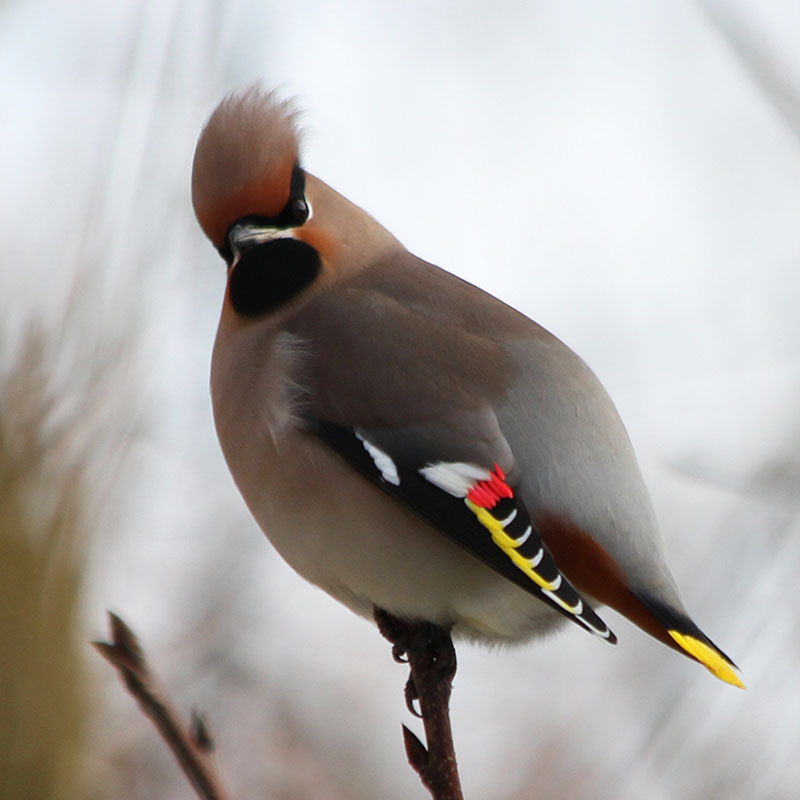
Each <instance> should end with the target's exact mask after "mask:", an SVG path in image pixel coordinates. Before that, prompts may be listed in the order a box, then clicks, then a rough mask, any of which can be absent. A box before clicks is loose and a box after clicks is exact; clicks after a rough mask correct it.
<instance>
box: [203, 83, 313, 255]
mask: <svg viewBox="0 0 800 800" xmlns="http://www.w3.org/2000/svg"><path fill="white" fill-rule="evenodd" d="M296 116H297V115H296V112H295V111H294V109H293V108H292V107H291V104H290V103H288V102H286V101H282V100H279V99H278V98H277V96H276V95H275V93H274V92H266V91H264V90H263V89H262V88H261V87H260V86H259V85H258V84H256V85H255V86H252V87H250V88H249V89H247V90H246V91H244V92H238V93H233V94H230V95H228V96H227V97H226V98H225V99H224V100H223V101H222V102H221V103H220V104H219V105H218V106H217V108H216V110H215V111H214V113H213V114H212V115H211V118H210V119H209V120H208V122H207V123H206V126H205V128H204V129H203V132H202V133H201V134H200V139H199V140H198V142H197V148H196V150H195V154H194V165H193V168H192V202H193V204H194V209H195V213H196V214H197V218H198V220H199V221H200V224H201V225H202V227H203V230H204V231H205V233H206V235H207V236H208V237H209V239H211V241H212V242H213V243H214V244H215V245H216V246H217V247H219V246H220V245H221V244H222V242H223V240H224V238H225V234H226V232H227V230H228V228H229V227H230V226H231V225H232V224H233V223H234V222H235V221H236V220H237V219H240V218H241V217H245V216H248V215H261V216H264V217H273V216H275V215H276V214H278V213H279V212H280V211H281V209H282V208H283V207H284V206H285V205H286V202H287V200H288V198H289V192H290V184H291V177H292V170H293V169H294V167H295V165H296V164H297V161H298V152H299V137H298V130H297V124H296Z"/></svg>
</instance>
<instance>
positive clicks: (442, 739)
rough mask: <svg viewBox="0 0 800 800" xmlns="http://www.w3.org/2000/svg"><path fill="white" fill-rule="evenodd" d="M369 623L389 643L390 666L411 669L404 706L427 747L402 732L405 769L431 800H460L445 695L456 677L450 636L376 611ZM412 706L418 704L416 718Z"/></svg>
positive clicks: (422, 624) (428, 625)
mask: <svg viewBox="0 0 800 800" xmlns="http://www.w3.org/2000/svg"><path fill="white" fill-rule="evenodd" d="M375 621H376V622H377V623H378V630H380V632H381V633H382V634H383V636H384V637H385V638H386V639H388V640H389V641H390V642H391V644H392V655H393V656H394V658H395V660H396V661H400V662H407V663H408V665H409V667H410V669H411V676H410V677H409V679H408V683H407V684H406V705H407V706H408V708H409V710H410V711H411V712H412V713H413V714H414V715H415V716H420V717H422V722H423V724H424V726H425V739H426V741H427V747H426V746H425V745H424V744H423V743H422V742H421V741H420V740H419V739H418V738H417V737H416V736H415V735H414V734H413V733H412V732H411V731H410V730H409V729H408V728H407V727H406V726H405V725H404V726H403V739H404V742H405V747H406V756H407V757H408V763H409V764H410V765H411V766H412V767H413V768H414V770H415V771H416V772H417V774H418V775H419V777H420V780H421V781H422V783H423V785H424V786H425V787H426V788H427V789H428V791H429V792H430V793H431V796H432V797H433V798H434V800H463V797H464V796H463V794H462V793H461V780H460V778H459V775H458V765H457V764H456V753H455V748H454V747H453V732H452V729H451V727H450V693H451V691H452V688H453V687H452V680H453V677H454V676H455V673H456V651H455V649H454V647H453V641H452V639H451V638H450V631H449V630H446V629H445V628H440V627H438V626H436V625H432V624H430V623H429V622H412V621H408V620H401V619H398V618H397V617H394V616H392V615H391V614H389V613H388V612H386V611H383V610H382V609H378V608H376V609H375ZM415 701H418V702H419V707H420V711H419V713H418V712H417V711H416V709H415V708H414V702H415Z"/></svg>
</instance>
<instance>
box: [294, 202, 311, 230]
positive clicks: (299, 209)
mask: <svg viewBox="0 0 800 800" xmlns="http://www.w3.org/2000/svg"><path fill="white" fill-rule="evenodd" d="M292 218H293V219H294V221H295V222H296V223H297V224H298V225H299V224H302V223H303V222H305V221H306V220H307V219H308V203H306V201H305V198H304V197H297V198H295V199H294V200H292Z"/></svg>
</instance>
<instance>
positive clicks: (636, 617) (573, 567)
mask: <svg viewBox="0 0 800 800" xmlns="http://www.w3.org/2000/svg"><path fill="white" fill-rule="evenodd" d="M535 523H536V526H537V527H538V528H539V531H540V532H541V534H542V538H543V539H544V541H545V544H547V546H548V547H549V548H550V552H551V553H552V554H553V556H554V557H555V560H556V563H557V564H558V566H559V567H560V568H561V570H562V571H563V572H564V574H565V575H566V576H567V577H568V578H569V579H570V581H572V583H573V584H574V585H575V587H576V588H577V589H578V590H579V591H580V592H584V593H586V594H588V595H591V596H592V597H594V598H595V599H596V600H599V601H600V602H601V603H604V604H605V605H607V606H610V607H611V608H613V609H614V610H615V611H618V612H619V613H620V614H622V615H623V616H625V617H627V618H628V619H629V620H630V621H631V622H633V623H634V624H635V625H638V626H639V627H640V628H641V629H642V630H643V631H645V632H646V633H649V634H650V635H651V636H652V637H653V638H655V639H658V641H660V642H663V643H664V644H666V645H668V646H669V647H671V648H672V649H673V650H677V651H678V652H679V653H683V650H682V649H681V648H680V647H678V646H677V645H676V644H675V641H674V640H673V639H672V637H671V636H670V635H669V633H668V632H667V629H666V628H665V627H664V625H663V624H662V623H661V622H659V621H658V619H657V618H656V616H655V614H653V612H652V611H650V610H649V609H648V608H647V607H646V606H645V605H644V603H642V601H641V600H640V599H639V598H638V597H637V596H636V595H635V594H634V593H633V592H632V591H631V590H630V589H629V588H628V586H627V584H626V581H625V577H624V573H623V571H622V569H621V568H620V566H619V564H618V563H617V562H616V560H615V559H614V558H613V556H611V554H610V553H609V552H608V551H607V550H606V549H605V548H604V547H603V546H602V545H600V544H598V543H597V542H596V541H595V540H594V539H592V537H591V536H590V535H589V534H588V533H587V532H586V531H585V530H583V529H582V528H580V527H579V526H578V525H575V524H574V523H573V522H571V521H570V520H568V519H564V518H563V517H560V516H559V515H558V514H554V513H552V512H543V513H540V514H539V515H537V517H536V519H535Z"/></svg>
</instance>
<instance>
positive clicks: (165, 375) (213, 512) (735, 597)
mask: <svg viewBox="0 0 800 800" xmlns="http://www.w3.org/2000/svg"><path fill="white" fill-rule="evenodd" d="M798 41H800V8H799V7H798V5H797V3H796V2H793V1H792V0H774V1H770V0H768V1H767V2H763V3H758V4H755V3H748V2H745V0H697V1H695V2H689V1H688V0H687V1H682V0H678V1H677V2H676V0H669V1H667V0H663V1H659V0H656V1H655V2H650V3H638V2H633V1H632V0H609V2H605V3H602V4H590V3H585V2H579V1H578V0H566V1H565V2H559V3H554V2H545V0H525V1H524V2H507V1H505V0H499V2H494V3H484V2H475V1H474V0H473V2H464V1H463V0H462V2H433V0H430V1H429V2H422V1H421V0H406V2H403V3H374V2H366V0H364V1H356V0H343V1H342V2H338V3H332V2H329V3H324V2H314V1H313V0H309V1H308V2H306V3H302V4H293V3H286V2H273V0H262V1H261V2H247V1H246V0H242V1H241V2H235V1H233V0H232V1H231V2H223V1H222V0H216V2H210V1H209V2H188V0H147V1H146V2H142V0H135V1H134V0H118V1H117V2H114V3H105V2H100V0H79V1H77V2H74V3H64V2H56V1H55V0H51V2H47V0H2V1H0V81H2V83H1V84H0V85H2V96H3V102H2V103H0V187H2V188H0V259H2V268H1V269H0V504H1V506H0V797H2V798H3V800H5V798H59V799H60V798H64V800H69V799H71V798H96V799H97V800H100V799H101V798H102V799H103V800H106V799H111V800H114V799H115V798H132V799H134V800H135V799H136V798H153V797H158V798H167V799H168V800H171V799H172V798H175V800H178V799H179V798H189V797H191V796H192V793H191V790H190V788H189V787H188V784H186V782H185V780H184V778H183V776H182V775H181V774H180V773H179V771H178V768H177V767H176V765H175V764H174V762H173V760H172V758H171V757H170V755H169V753H168V752H167V750H166V748H165V747H164V746H163V744H162V743H161V741H160V740H159V739H158V737H157V735H156V733H155V732H154V730H153V729H152V727H151V725H150V723H149V722H148V721H147V720H145V719H144V717H142V716H141V714H140V712H139V711H138V709H137V708H136V705H135V703H134V701H133V700H132V699H131V698H130V697H129V696H128V695H127V694H126V693H125V691H124V690H123V688H122V686H121V684H120V683H119V681H118V679H117V676H116V674H115V673H114V671H113V670H112V669H111V668H110V667H109V666H108V665H107V664H105V663H104V662H102V661H101V659H100V658H99V656H98V655H97V654H96V653H95V652H94V651H93V650H92V649H91V648H90V647H89V644H88V642H89V641H90V640H91V639H98V638H105V637H106V635H107V633H106V620H105V610H106V609H112V610H114V611H116V612H117V613H119V614H121V615H122V616H123V617H124V618H125V619H126V620H127V621H128V622H129V623H130V624H131V625H132V626H133V628H134V629H135V630H136V631H137V632H138V633H139V635H140V636H141V638H142V640H143V642H144V645H145V647H146V648H147V651H148V653H149V655H150V658H151V660H152V662H153V665H154V667H155V668H156V670H157V671H158V673H159V675H160V677H161V678H162V679H163V681H164V682H165V684H166V685H167V686H168V687H169V691H170V693H171V695H172V697H173V698H174V699H175V700H176V702H177V703H178V704H179V705H180V706H181V708H182V710H183V711H184V712H185V713H188V711H189V709H191V708H197V709H200V710H202V711H203V712H204V713H205V715H206V719H207V722H208V724H209V725H210V727H211V730H212V732H213V734H214V736H215V738H216V741H217V747H218V753H219V759H220V761H221V763H222V764H223V774H224V776H225V778H226V780H227V781H228V784H229V786H230V787H231V789H232V794H233V796H234V797H238V798H244V797H259V798H262V797H263V798H287V799H288V798H312V797H313V798H318V799H322V800H328V798H330V799H331V800H333V799H338V798H349V799H350V800H360V799H362V798H363V799H364V800H366V798H375V797H380V798H386V799H387V800H393V799H394V798H397V799H398V800H399V798H408V797H423V796H425V794H424V791H423V790H422V788H421V787H420V785H419V783H418V781H417V779H416V777H415V775H414V774H413V773H412V772H411V770H410V769H409V768H408V766H407V764H406V761H405V756H404V754H403V749H402V744H401V737H400V724H401V722H405V723H408V724H409V725H412V726H413V725H414V722H415V721H413V720H411V719H410V718H409V717H408V715H407V713H406V711H405V707H404V704H403V700H402V687H403V684H404V682H405V679H406V670H405V669H404V668H402V667H400V666H397V665H395V664H394V663H393V662H392V659H391V656H390V651H389V647H388V645H387V644H386V643H385V642H384V641H383V640H382V639H381V638H380V636H379V635H378V634H377V632H376V631H375V630H374V628H373V627H372V626H371V625H369V624H367V623H366V622H364V621H363V620H360V619H357V618H355V617H353V616H352V615H351V614H350V613H349V612H347V611H346V610H345V609H344V608H341V607H339V606H338V605H336V604H335V603H333V602H332V601H330V600H329V599H328V598H327V597H326V596H324V595H323V594H322V593H320V592H319V591H318V590H316V589H314V588H312V587H310V586H308V585H307V584H305V583H304V582H303V581H302V580H301V579H299V578H298V577H297V576H296V575H295V574H294V573H292V572H291V570H290V569H289V568H288V567H286V566H285V565H284V564H283V563H282V562H281V561H280V559H279V558H278V557H277V556H276V555H275V553H274V552H273V551H272V549H271V547H270V546H269V545H268V544H267V542H266V541H265V540H264V538H263V536H262V535H261V533H260V532H259V531H258V530H257V528H256V526H255V524H254V523H253V521H252V520H251V519H250V518H249V516H248V514H247V512H246V510H245V508H244V505H243V504H242V502H241V500H240V498H239V497H238V495H237V492H236V490H235V488H234V486H233V484H232V481H231V479H230V478H229V476H228V473H227V470H226V468H225V466H224V464H223V461H222V457H221V455H220V453H219V450H218V447H217V443H216V440H215V436H214V431H213V424H212V420H211V413H210V404H209V397H208V388H207V383H208V364H209V358H210V351H211V346H212V341H213V337H214V333H215V326H216V319H217V314H218V310H219V306H220V302H221V297H222V291H223V286H224V266H223V263H222V261H221V260H220V259H219V257H218V256H217V255H216V253H215V252H214V250H213V249H212V247H211V246H210V245H209V244H208V242H206V241H205V240H204V238H203V236H202V234H201V232H200V230H199V228H198V226H197V224H196V222H195V220H194V217H193V214H192V210H191V204H190V198H189V177H190V167H191V159H192V154H193V148H194V143H195V141H196V138H197V136H198V133H199V131H200V128H201V126H202V124H203V122H204V120H205V119H206V118H207V117H208V115H209V114H210V113H211V111H212V110H213V108H214V106H215V105H216V103H217V102H218V101H219V100H220V99H221V97H222V96H223V95H224V94H225V93H226V92H228V91H230V90H232V89H235V88H241V87H243V86H247V85H248V84H250V83H251V82H253V81H255V80H262V81H263V82H264V83H265V85H267V86H277V87H279V89H280V91H281V92H282V93H283V94H284V95H285V96H287V97H288V96H296V97H297V98H298V102H299V105H300V107H301V108H302V109H304V113H303V123H304V126H305V148H304V161H305V165H306V166H307V168H308V169H309V170H310V171H312V172H314V173H316V174H318V175H319V176H320V177H322V178H323V179H324V180H326V181H327V182H329V183H330V184H331V185H332V186H334V187H335V188H336V189H338V190H339V191H341V192H342V193H343V194H345V195H346V196H348V197H349V198H351V199H352V200H354V201H355V202H357V203H359V204H360V205H362V206H363V207H364V208H366V209H368V210H369V211H370V212H371V213H372V214H373V215H374V216H375V217H377V219H378V220H379V221H381V222H382V223H383V224H385V225H386V226H387V227H388V228H389V229H390V230H392V231H393V232H394V233H395V234H396V235H397V236H398V237H399V238H400V239H401V240H402V241H403V242H404V243H405V244H406V245H407V246H408V247H409V248H410V249H411V250H412V251H414V252H416V253H417V254H419V255H421V256H423V257H425V258H427V259H429V260H431V261H433V262H436V263H439V264H441V265H442V266H444V267H445V268H447V269H449V270H451V271H453V272H455V273H456V274H458V275H460V276H462V277H464V278H466V279H468V280H470V281H473V282H475V283H478V284H479V285H481V286H482V287H484V288H486V289H487V290H489V291H491V292H492V293H494V294H496V295H498V296H499V297H501V298H503V299H505V300H507V301H508V302H510V303H511V304H513V305H514V306H516V307H517V308H519V309H520V310H522V311H523V312H525V313H526V314H528V315H529V316H531V317H533V318H534V319H537V320H538V321H539V322H541V323H542V324H544V325H545V326H546V327H548V328H549V329H550V330H552V331H553V332H554V333H556V334H557V335H558V336H559V337H560V338H562V339H564V340H565V341H566V342H567V343H568V344H570V345H571V346H572V347H573V348H574V349H575V350H576V351H577V352H578V353H580V354H581V355H582V356H583V357H584V358H585V359H586V360H587V361H588V363H589V364H590V365H591V366H592V367H593V369H594V370H595V371H596V372H597V374H598V375H599V376H600V378H601V380H602V381H603V382H604V383H605V385H606V387H607V388H608V389H609V391H610V392H611V394H612V396H613V397H614V398H615V400H616V402H617V404H618V407H619V409H620V411H621V413H622V416H623V418H624V419H625V421H626V423H627V425H628V428H629V431H630V433H631V436H632V439H633V441H634V445H635V446H636V448H637V451H638V453H639V456H640V459H641V462H642V466H643V470H644V472H645V475H646V477H647V479H648V483H649V485H650V487H651V491H652V494H653V498H654V501H655V505H656V508H657V510H658V513H659V516H660V518H661V521H662V524H663V528H664V535H665V539H666V542H667V551H668V554H669V560H670V562H671V565H672V567H673V571H674V573H675V575H676V578H677V580H678V583H679V585H680V586H681V587H682V590H683V595H684V599H685V601H686V604H687V606H688V607H689V609H691V610H692V611H693V612H694V614H695V616H696V619H697V621H698V622H699V623H700V625H701V626H702V627H703V628H704V629H705V630H706V631H707V632H708V633H709V635H711V637H712V638H714V639H715V640H716V641H717V642H718V643H719V644H720V645H721V646H722V647H723V649H725V650H726V651H727V652H729V653H730V654H731V656H732V657H733V658H734V659H735V660H736V661H737V662H738V663H739V665H740V667H741V668H742V672H743V677H744V680H745V683H746V684H747V685H748V687H749V689H748V691H747V692H739V691H736V690H734V689H732V688H730V687H728V686H725V685H723V684H722V683H719V682H716V681H714V680H713V679H712V678H711V677H710V676H709V675H708V674H707V673H706V672H705V671H704V670H703V669H701V668H699V667H698V666H697V665H696V664H693V663H692V662H690V661H689V660H688V659H683V658H680V657H678V656H677V655H676V654H674V653H673V652H671V651H669V650H667V649H666V648H664V647H663V646H661V645H659V644H657V643H655V642H654V641H652V640H650V639H649V638H648V637H646V636H645V635H644V634H643V633H641V632H639V631H638V630H637V629H635V628H634V627H632V626H631V625H629V624H628V623H627V622H626V621H624V620H622V619H620V618H619V617H617V616H616V615H614V614H613V612H606V618H607V619H608V621H609V622H610V623H611V624H612V626H613V627H614V629H615V631H616V633H617V635H618V636H619V639H620V643H619V645H618V647H616V648H609V647H605V646H603V645H602V644H599V643H598V642H597V641H596V640H594V639H592V638H591V637H588V636H585V635H582V634H581V632H580V631H578V630H577V629H570V630H568V631H565V632H564V633H563V634H562V635H561V636H560V637H558V638H554V639H552V640H549V641H547V642H544V643H541V644H539V645H537V646H531V647H526V648H522V649H515V650H502V651H500V652H487V651H483V650H480V649H474V648H470V647H466V646H461V647H460V648H459V659H460V664H459V672H458V675H457V678H456V684H455V691H454V697H453V724H454V729H455V735H456V745H457V751H458V755H459V759H460V765H461V771H462V777H463V782H464V788H465V794H466V796H467V797H469V798H497V799H498V800H522V799H523V798H565V797H567V798H573V799H579V800H580V799H582V798H593V799H597V798H614V799H615V800H626V799H627V798H642V797H645V798H648V799H652V800H661V799H662V798H664V799H665V800H666V798H674V797H687V798H716V797H727V798H771V799H774V798H795V797H797V796H800V759H798V758H797V754H798V752H800V690H798V688H797V677H796V673H797V670H798V666H800V634H799V633H798V631H800V628H799V627H798V607H800V582H798V581H797V573H798V569H800V517H799V515H798V507H799V506H800V502H799V501H800V492H799V490H800V456H799V455H798V453H800V414H799V413H798V408H800V314H799V313H798V305H799V303H798V301H799V300H800V224H799V222H800V51H799V50H798V48H797V42H798ZM417 730H418V728H417Z"/></svg>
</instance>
